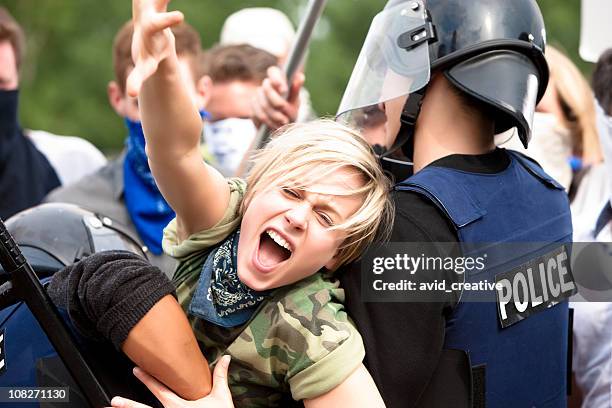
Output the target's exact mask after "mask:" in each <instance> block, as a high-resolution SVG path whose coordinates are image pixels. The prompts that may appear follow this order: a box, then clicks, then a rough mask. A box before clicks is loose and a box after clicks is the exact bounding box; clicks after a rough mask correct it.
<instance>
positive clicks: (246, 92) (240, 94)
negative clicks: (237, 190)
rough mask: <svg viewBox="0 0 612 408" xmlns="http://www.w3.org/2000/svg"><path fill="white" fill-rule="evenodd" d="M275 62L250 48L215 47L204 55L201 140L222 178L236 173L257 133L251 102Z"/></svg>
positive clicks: (269, 55) (270, 57) (267, 55)
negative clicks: (202, 128)
mask: <svg viewBox="0 0 612 408" xmlns="http://www.w3.org/2000/svg"><path fill="white" fill-rule="evenodd" d="M273 65H276V58H275V57H274V56H273V55H272V54H270V53H268V52H266V51H264V50H260V49H258V48H254V47H251V46H250V45H246V44H241V45H225V46H217V47H214V48H213V49H211V50H209V51H207V52H206V55H205V58H204V64H203V66H204V71H205V73H206V75H205V76H204V77H203V78H202V79H201V81H200V84H201V86H202V91H203V92H204V100H205V102H204V106H205V108H206V116H205V118H204V119H205V121H204V140H205V143H206V146H207V148H208V149H209V151H210V153H211V154H212V155H213V156H214V158H215V162H216V163H215V167H216V168H217V169H218V170H219V171H220V172H221V174H223V175H225V176H231V175H233V174H235V173H236V170H237V168H238V166H239V165H240V162H241V161H242V158H243V157H244V155H245V153H246V151H247V150H248V148H249V146H250V145H251V142H252V140H253V138H254V137H255V133H256V131H257V129H256V128H255V125H254V124H253V121H252V120H251V116H253V109H252V105H251V99H253V97H254V96H255V93H256V91H257V89H258V88H259V86H260V85H261V82H262V81H263V79H264V78H265V77H266V70H267V69H268V68H269V67H271V66H273Z"/></svg>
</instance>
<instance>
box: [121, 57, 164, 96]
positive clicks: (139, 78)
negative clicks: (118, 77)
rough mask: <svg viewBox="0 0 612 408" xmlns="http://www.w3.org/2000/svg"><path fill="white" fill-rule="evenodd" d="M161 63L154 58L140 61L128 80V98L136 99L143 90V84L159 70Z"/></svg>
mask: <svg viewBox="0 0 612 408" xmlns="http://www.w3.org/2000/svg"><path fill="white" fill-rule="evenodd" d="M158 65H159V61H158V60H156V59H155V58H153V57H147V58H143V59H140V60H139V61H137V62H136V65H135V66H134V69H132V72H130V75H128V78H127V85H126V91H127V94H128V96H130V97H132V98H136V97H137V96H138V94H139V93H140V88H142V83H143V82H144V81H146V80H147V78H149V77H150V76H151V75H153V74H154V73H155V71H156V70H157V66H158Z"/></svg>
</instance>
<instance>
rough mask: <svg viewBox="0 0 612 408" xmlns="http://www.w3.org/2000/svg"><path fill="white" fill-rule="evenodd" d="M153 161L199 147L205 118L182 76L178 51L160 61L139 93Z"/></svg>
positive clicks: (163, 159) (165, 159)
mask: <svg viewBox="0 0 612 408" xmlns="http://www.w3.org/2000/svg"><path fill="white" fill-rule="evenodd" d="M138 101H139V107H140V113H141V117H142V125H143V129H144V133H145V138H146V140H147V155H148V157H149V160H151V161H160V162H162V163H163V164H167V163H166V162H170V163H172V162H173V161H174V160H175V159H176V158H177V157H181V156H183V155H185V154H187V153H189V152H192V151H194V150H197V149H198V147H199V141H200V135H201V130H202V120H201V118H200V115H199V113H198V110H197V107H196V106H195V105H194V102H193V100H192V98H191V96H190V95H189V93H188V91H187V88H186V84H185V83H184V79H183V77H182V76H181V72H180V67H179V63H178V58H177V57H176V55H173V56H171V57H168V58H166V59H164V60H163V61H161V62H160V63H159V67H158V69H157V71H156V72H155V73H154V74H153V75H152V76H151V77H150V78H148V79H147V80H146V81H145V82H144V83H143V86H142V89H141V92H140V95H139V97H138Z"/></svg>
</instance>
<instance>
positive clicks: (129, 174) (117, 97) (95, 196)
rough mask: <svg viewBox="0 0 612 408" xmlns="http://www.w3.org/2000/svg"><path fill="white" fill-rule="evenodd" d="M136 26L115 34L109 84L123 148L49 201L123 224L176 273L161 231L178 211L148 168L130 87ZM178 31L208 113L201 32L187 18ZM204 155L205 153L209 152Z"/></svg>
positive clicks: (189, 75)
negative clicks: (121, 125) (202, 83)
mask: <svg viewBox="0 0 612 408" xmlns="http://www.w3.org/2000/svg"><path fill="white" fill-rule="evenodd" d="M133 31H134V30H133V26H132V24H131V23H130V22H128V23H126V24H125V25H124V26H123V27H122V28H121V30H119V32H118V33H117V35H116V37H115V41H114V43H113V65H114V71H115V80H114V81H111V82H110V83H109V85H108V98H109V102H110V104H111V106H112V107H113V109H114V110H115V112H117V114H118V115H119V116H121V117H122V118H123V120H124V123H125V126H126V129H127V137H126V140H125V150H124V152H123V153H122V154H121V155H120V156H119V157H118V158H117V159H115V160H113V161H112V162H110V163H109V164H108V165H106V166H105V167H103V168H102V169H100V170H99V171H97V172H96V173H94V174H92V175H90V176H88V177H85V178H83V179H82V180H81V181H79V182H77V183H76V184H73V185H71V186H68V187H62V188H60V189H57V190H55V191H53V192H51V193H50V194H49V195H48V196H47V197H46V198H45V201H48V202H68V203H73V204H77V205H80V206H81V207H83V208H86V209H88V210H90V211H94V212H96V213H99V214H103V215H106V216H108V217H110V218H111V219H113V220H115V221H116V222H118V223H120V224H123V225H124V226H126V227H127V228H128V229H129V230H130V231H132V235H133V236H135V237H136V236H137V237H139V238H140V241H141V242H142V243H143V244H144V245H145V246H146V247H147V248H148V249H149V255H150V256H149V257H150V259H151V261H152V262H153V263H154V264H155V265H156V266H158V267H159V268H160V269H161V270H162V271H164V272H166V273H167V274H171V273H172V272H173V271H174V268H175V265H176V263H175V261H174V260H173V259H172V258H170V257H168V256H166V255H164V254H163V253H162V249H161V240H162V230H163V228H164V227H165V226H166V225H167V224H168V222H169V221H170V220H171V219H172V218H174V212H173V211H172V209H171V208H170V206H169V205H168V204H167V203H166V200H164V198H163V196H162V194H161V193H160V191H159V189H158V188H157V185H156V184H155V181H154V180H153V176H152V175H151V170H150V169H149V164H148V162H147V157H146V154H145V139H144V134H143V131H142V125H141V123H140V113H139V109H138V103H137V101H136V99H135V98H130V97H128V96H127V94H126V92H125V87H126V80H127V76H128V74H129V73H130V71H131V70H132V68H133V66H134V65H133V62H132V55H131V41H132V33H133ZM173 32H174V34H175V37H176V47H177V52H178V55H179V62H180V64H181V68H182V69H181V73H182V74H183V75H185V76H186V78H185V82H186V83H187V84H189V87H188V89H189V93H190V96H191V97H192V98H193V100H194V102H195V103H196V105H197V106H198V109H200V112H201V113H200V114H201V115H203V116H205V113H204V111H203V106H204V95H203V91H202V90H201V88H198V86H197V80H198V78H201V76H202V66H201V62H202V61H201V60H200V58H201V57H202V56H201V53H202V49H201V43H200V37H199V34H198V33H197V31H195V29H193V27H191V26H190V25H188V24H187V23H183V24H180V25H178V26H176V27H174V28H173ZM203 156H206V153H205V152H203Z"/></svg>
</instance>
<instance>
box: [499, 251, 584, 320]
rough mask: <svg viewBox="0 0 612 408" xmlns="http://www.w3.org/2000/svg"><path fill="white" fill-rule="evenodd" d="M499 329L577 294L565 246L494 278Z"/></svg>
mask: <svg viewBox="0 0 612 408" xmlns="http://www.w3.org/2000/svg"><path fill="white" fill-rule="evenodd" d="M495 282H496V292H497V293H496V295H497V311H498V317H499V322H500V323H501V326H502V328H505V327H508V326H511V325H513V324H515V323H517V322H519V321H521V320H523V319H526V318H528V317H529V316H531V315H533V314H534V313H537V312H540V311H542V310H545V309H548V308H550V307H552V306H554V305H556V304H557V303H559V302H560V301H562V300H564V299H567V298H569V297H570V296H572V295H573V294H575V293H576V285H575V283H574V278H573V277H572V273H571V270H570V260H569V255H568V252H567V249H566V247H565V246H564V245H562V246H560V247H559V248H556V249H554V250H553V251H550V252H548V253H547V254H544V255H542V256H538V257H537V258H534V259H532V260H530V261H528V262H526V263H524V264H523V265H521V266H519V267H516V268H514V269H512V270H511V271H508V272H504V273H500V274H498V275H496V276H495Z"/></svg>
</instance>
